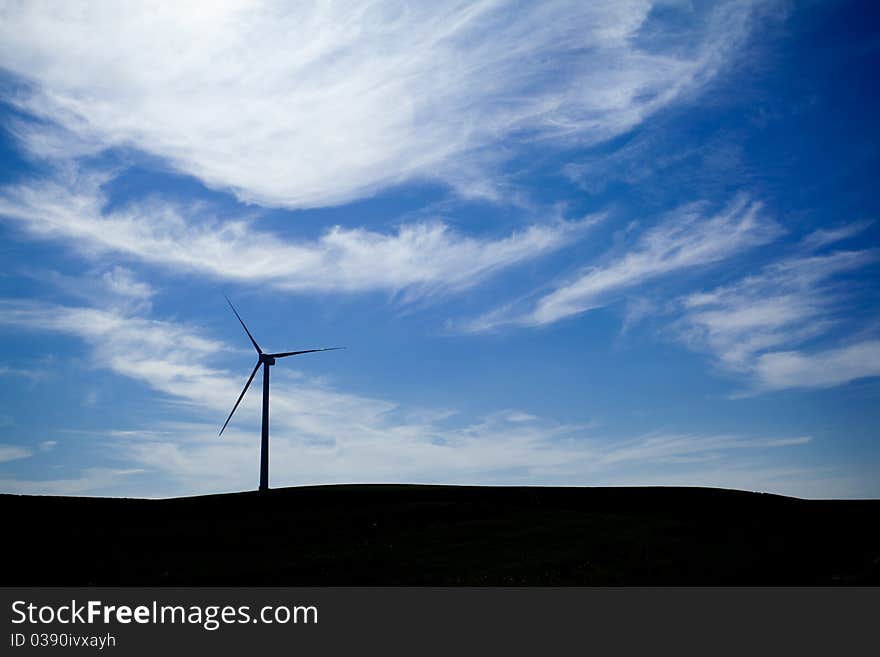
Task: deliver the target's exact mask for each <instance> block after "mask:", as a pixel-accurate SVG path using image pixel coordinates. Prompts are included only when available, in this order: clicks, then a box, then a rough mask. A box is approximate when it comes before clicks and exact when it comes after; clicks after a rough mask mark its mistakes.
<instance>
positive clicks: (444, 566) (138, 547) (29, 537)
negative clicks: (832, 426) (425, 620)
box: [0, 485, 880, 585]
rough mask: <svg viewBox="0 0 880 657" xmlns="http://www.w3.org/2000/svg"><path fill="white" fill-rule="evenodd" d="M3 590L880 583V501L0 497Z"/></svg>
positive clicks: (643, 493)
mask: <svg viewBox="0 0 880 657" xmlns="http://www.w3.org/2000/svg"><path fill="white" fill-rule="evenodd" d="M0 517H2V518H3V524H4V529H5V531H4V533H5V538H4V552H6V555H7V556H6V558H5V559H4V560H3V563H4V565H3V569H4V573H3V584H4V585H50V584H57V585H164V584H167V585H172V584H201V585H235V584H262V585H396V584H414V585H419V584H422V585H428V584H430V585H485V584H490V585H538V584H542V585H575V584H577V585H620V584H625V585H635V584H651V585H658V584H680V585H684V584H880V522H878V521H880V500H866V501H837V500H834V501H807V500H800V499H794V498H787V497H780V496H776V495H766V494H758V493H745V492H741V491H734V490H719V489H710V488H532V487H516V488H504V487H458V486H402V485H394V486H392V485H351V486H314V487H302V488H287V489H278V490H272V491H269V492H267V493H256V492H254V493H234V494H228V495H210V496H204V497H190V498H178V499H168V500H139V499H102V498H75V497H37V496H19V495H0Z"/></svg>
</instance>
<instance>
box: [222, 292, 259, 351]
mask: <svg viewBox="0 0 880 657" xmlns="http://www.w3.org/2000/svg"><path fill="white" fill-rule="evenodd" d="M224 298H225V299H226V303H228V304H229V307H230V308H232V312H234V313H235V316H236V317H238V321H239V322H241V327H242V328H243V329H244V332H245V333H247V334H248V337H249V338H250V339H251V342H252V343H253V344H254V349H256V350H257V353H258V354H262V353H263V350H262V349H260V345H258V344H257V341H256V340H254V336H252V335H251V332H250V331H248V327H247V326H245V325H244V320H242V318H241V315H239V314H238V311H237V310H236V309H235V306H233V305H232V302H231V301H230V300H229V297H224Z"/></svg>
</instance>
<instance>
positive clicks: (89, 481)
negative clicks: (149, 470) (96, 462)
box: [0, 468, 143, 495]
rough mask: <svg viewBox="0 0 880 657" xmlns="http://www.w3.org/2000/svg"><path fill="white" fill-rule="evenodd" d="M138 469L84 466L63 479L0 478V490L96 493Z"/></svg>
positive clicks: (60, 493)
mask: <svg viewBox="0 0 880 657" xmlns="http://www.w3.org/2000/svg"><path fill="white" fill-rule="evenodd" d="M141 473H143V470H139V469H136V468H135V469H118V468H117V469H114V468H85V469H84V470H82V471H81V472H79V473H77V475H76V476H72V477H68V478H65V479H20V478H3V479H0V490H2V491H4V492H7V493H15V494H17V495H96V494H99V493H101V492H102V491H108V490H112V489H113V487H115V486H118V485H119V484H120V483H122V482H123V481H125V480H126V479H127V478H129V477H130V476H131V475H136V474H141Z"/></svg>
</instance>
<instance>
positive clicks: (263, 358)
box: [260, 354, 275, 365]
mask: <svg viewBox="0 0 880 657" xmlns="http://www.w3.org/2000/svg"><path fill="white" fill-rule="evenodd" d="M260 362H261V363H265V364H266V365H274V364H275V359H274V358H273V357H272V356H270V355H269V354H260Z"/></svg>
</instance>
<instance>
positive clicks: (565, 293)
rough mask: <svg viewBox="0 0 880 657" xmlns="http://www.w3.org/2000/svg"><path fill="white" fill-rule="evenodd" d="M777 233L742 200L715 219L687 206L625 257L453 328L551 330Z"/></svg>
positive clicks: (646, 234)
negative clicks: (652, 283)
mask: <svg viewBox="0 0 880 657" xmlns="http://www.w3.org/2000/svg"><path fill="white" fill-rule="evenodd" d="M780 232H781V231H780V228H779V226H778V225H777V224H776V223H775V222H774V221H772V220H770V219H769V218H767V217H766V216H765V215H764V213H763V212H762V208H761V204H760V203H758V202H755V201H751V200H749V199H748V198H747V197H745V196H742V197H740V198H738V199H736V200H735V201H733V202H732V203H730V204H729V205H728V206H727V207H725V208H724V209H723V210H721V211H720V212H717V213H715V214H711V213H709V212H707V208H706V205H705V204H702V203H696V204H690V205H687V206H684V207H681V208H678V209H677V210H674V211H672V212H670V213H669V214H668V215H667V216H666V217H665V218H663V219H662V220H661V221H660V222H659V223H658V224H657V225H656V226H654V227H653V228H650V229H648V230H646V231H644V232H643V233H641V235H640V236H639V237H638V239H637V241H636V243H635V244H633V245H631V246H630V247H629V248H628V249H627V250H626V251H625V252H623V253H612V254H609V255H607V256H606V257H605V258H604V260H605V262H604V263H602V264H599V265H596V266H593V267H588V268H585V269H583V270H582V271H581V272H579V273H578V274H577V275H576V276H574V277H572V278H571V279H570V280H567V281H563V282H561V283H559V284H557V285H556V286H555V288H554V289H553V290H552V291H551V292H549V293H546V294H544V295H542V296H540V297H539V298H538V299H537V300H536V301H528V302H527V303H526V304H514V305H511V306H502V307H500V308H497V309H495V310H493V311H490V312H489V313H487V314H485V315H483V316H481V317H478V318H476V319H474V320H470V321H467V322H464V323H462V324H460V325H459V326H458V328H461V329H463V330H465V331H471V332H478V331H490V330H493V329H496V328H499V327H503V326H508V325H513V326H540V325H544V324H551V323H553V322H557V321H560V320H562V319H565V318H567V317H571V316H573V315H578V314H580V313H584V312H586V311H588V310H591V309H593V308H598V307H601V306H604V305H606V304H608V303H610V302H612V301H614V300H615V299H616V298H617V295H619V294H620V293H621V292H622V291H624V290H628V289H631V288H634V287H635V286H638V285H640V284H643V283H646V282H648V281H651V280H653V279H657V278H659V277H662V276H665V275H668V274H671V273H673V272H679V271H682V270H687V269H691V268H694V267H699V266H704V265H710V264H713V263H717V262H719V261H721V260H724V259H725V258H729V257H731V256H732V255H735V254H737V253H739V252H741V251H743V250H745V249H748V248H751V247H755V246H758V245H761V244H765V243H767V242H769V241H771V240H773V239H775V238H776V237H777V236H778V235H779V234H780ZM523 305H525V306H526V307H525V308H523V307H522V306H523Z"/></svg>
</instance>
